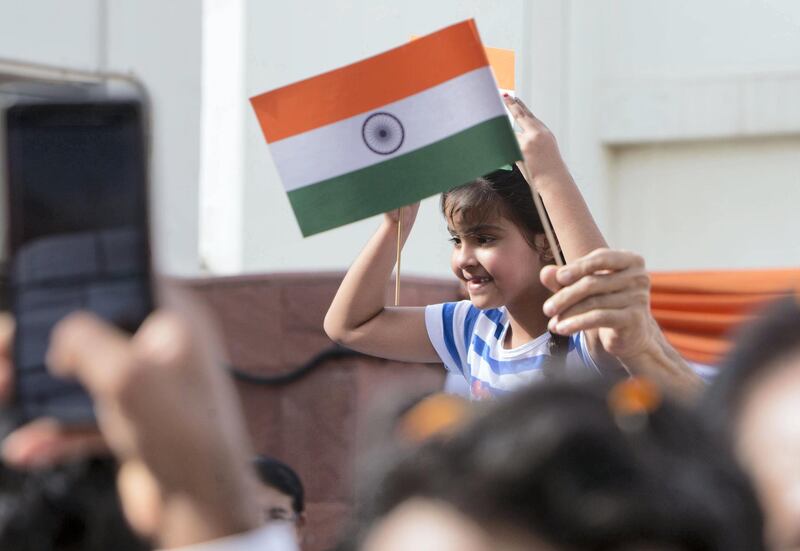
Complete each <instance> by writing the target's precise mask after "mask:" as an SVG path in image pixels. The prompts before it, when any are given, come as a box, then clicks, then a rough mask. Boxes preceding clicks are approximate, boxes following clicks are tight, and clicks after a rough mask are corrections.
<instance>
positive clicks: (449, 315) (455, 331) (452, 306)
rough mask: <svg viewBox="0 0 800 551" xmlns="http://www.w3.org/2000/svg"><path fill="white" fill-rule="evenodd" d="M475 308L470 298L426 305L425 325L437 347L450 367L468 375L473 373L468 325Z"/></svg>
mask: <svg viewBox="0 0 800 551" xmlns="http://www.w3.org/2000/svg"><path fill="white" fill-rule="evenodd" d="M471 308H472V304H471V303H470V302H469V301H468V300H462V301H461V302H445V303H443V304H431V305H429V306H426V307H425V328H426V329H427V331H428V338H429V339H430V340H431V344H432V345H433V348H434V349H435V350H436V353H437V354H438V355H439V358H441V360H442V363H443V364H444V365H445V367H446V368H447V369H448V370H450V371H451V372H454V373H460V374H461V375H464V376H465V377H467V376H469V366H468V363H467V348H468V346H469V342H468V341H466V340H465V328H466V326H467V324H468V320H469V319H470V318H471V317H472V316H470V315H469V314H470V310H471Z"/></svg>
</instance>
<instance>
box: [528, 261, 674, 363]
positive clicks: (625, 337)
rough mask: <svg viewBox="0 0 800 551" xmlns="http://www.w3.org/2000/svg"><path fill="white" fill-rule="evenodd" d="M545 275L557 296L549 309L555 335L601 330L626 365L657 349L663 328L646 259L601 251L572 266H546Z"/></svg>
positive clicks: (611, 350)
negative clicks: (657, 316) (655, 309)
mask: <svg viewBox="0 0 800 551" xmlns="http://www.w3.org/2000/svg"><path fill="white" fill-rule="evenodd" d="M540 275H541V280H542V283H543V284H544V285H545V286H546V287H547V288H548V289H550V290H551V291H553V292H554V293H555V294H554V295H553V296H552V297H550V298H549V299H548V300H547V301H546V302H545V303H544V306H543V310H544V313H545V314H546V315H547V316H550V318H551V319H550V323H549V324H548V329H550V330H551V331H553V332H554V333H558V334H561V335H571V334H574V333H577V332H579V331H590V330H596V331H597V338H598V339H599V341H600V343H601V344H602V347H603V349H604V350H605V352H607V353H608V354H611V355H612V356H616V357H617V358H618V359H620V360H621V361H622V362H623V363H625V361H626V359H630V358H635V357H636V356H639V355H641V354H643V353H645V352H647V351H649V350H650V349H652V348H653V346H654V343H655V342H656V341H657V338H658V335H659V334H660V330H659V329H658V325H657V324H656V322H655V320H654V319H653V317H652V314H651V313H650V276H649V275H648V274H647V271H646V270H645V265H644V259H642V257H641V256H639V255H636V254H634V253H631V252H628V251H619V250H610V249H597V250H595V251H592V252H591V253H589V254H588V255H586V256H584V257H583V258H580V259H578V260H576V261H575V262H573V263H571V264H569V265H568V266H563V267H561V268H557V267H555V266H545V267H544V268H543V269H542V271H541V274H540Z"/></svg>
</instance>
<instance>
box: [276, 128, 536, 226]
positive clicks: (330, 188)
mask: <svg viewBox="0 0 800 551" xmlns="http://www.w3.org/2000/svg"><path fill="white" fill-rule="evenodd" d="M521 158H522V154H521V153H520V150H519V146H518V145H517V140H516V137H515V136H514V132H513V131H512V130H511V126H510V124H509V121H508V117H507V116H505V115H502V116H499V117H496V118H493V119H489V120H488V121H486V122H482V123H480V124H477V125H475V126H473V127H471V128H468V129H466V130H463V131H461V132H459V133H457V134H453V135H452V136H450V137H448V138H445V139H444V140H441V141H438V142H435V143H433V144H431V145H429V146H426V147H423V148H420V149H417V150H416V151H412V152H410V153H407V154H405V155H401V156H399V157H394V158H392V159H390V160H388V161H385V162H383V163H378V164H375V165H371V166H368V167H366V168H362V169H360V170H356V171H354V172H350V173H347V174H343V175H341V176H337V177H335V178H330V179H329V180H323V181H321V182H317V183H315V184H312V185H310V186H305V187H302V188H299V189H296V190H293V191H290V192H289V194H288V195H289V201H290V202H291V204H292V208H293V209H294V212H295V215H296V216H297V221H298V223H299V224H300V230H301V231H302V232H303V236H306V237H307V236H309V235H313V234H315V233H319V232H322V231H325V230H329V229H331V228H335V227H338V226H342V225H344V224H348V223H350V222H355V221H357V220H361V219H363V218H367V217H369V216H373V215H375V214H380V213H382V212H386V211H389V210H392V209H396V208H399V207H402V206H403V205H408V204H409V203H413V202H415V201H419V200H420V199H424V198H425V197H430V196H431V195H434V194H436V193H440V192H443V191H447V190H448V189H451V188H453V187H455V186H457V185H461V184H464V183H466V182H469V181H470V180H473V179H475V178H477V177H479V176H481V175H482V174H487V173H489V172H492V171H493V170H496V169H497V167H499V166H501V165H503V164H506V163H510V162H514V161H516V160H519V159H521ZM309 161H310V162H313V159H309Z"/></svg>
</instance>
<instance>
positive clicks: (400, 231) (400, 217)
mask: <svg viewBox="0 0 800 551" xmlns="http://www.w3.org/2000/svg"><path fill="white" fill-rule="evenodd" d="M402 235H403V208H402V207H400V208H399V209H398V210H397V270H396V271H395V278H394V305H395V306H400V251H401V249H402V243H401V240H402V239H401V236H402Z"/></svg>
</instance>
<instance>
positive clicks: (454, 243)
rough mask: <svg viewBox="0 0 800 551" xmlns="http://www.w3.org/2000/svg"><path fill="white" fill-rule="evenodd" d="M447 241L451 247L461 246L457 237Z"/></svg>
mask: <svg viewBox="0 0 800 551" xmlns="http://www.w3.org/2000/svg"><path fill="white" fill-rule="evenodd" d="M448 241H449V242H450V243H452V244H453V245H461V240H460V239H459V238H458V237H451V238H450V239H448Z"/></svg>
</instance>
